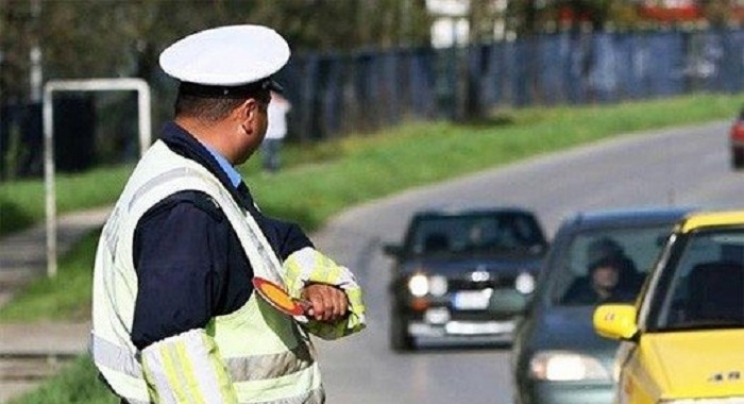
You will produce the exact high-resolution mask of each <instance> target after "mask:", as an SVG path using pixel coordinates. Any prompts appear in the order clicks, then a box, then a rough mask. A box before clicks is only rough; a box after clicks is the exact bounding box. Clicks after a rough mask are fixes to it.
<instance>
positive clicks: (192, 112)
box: [175, 94, 247, 122]
mask: <svg viewBox="0 0 744 404" xmlns="http://www.w3.org/2000/svg"><path fill="white" fill-rule="evenodd" d="M246 98H247V97H246ZM246 98H241V99H238V98H207V97H200V96H193V95H183V94H179V95H178V97H177V98H176V105H175V114H176V116H190V117H195V118H200V119H204V120H206V121H209V122H216V121H219V120H221V119H224V118H226V117H227V116H228V115H230V113H231V112H232V111H233V110H234V109H235V108H237V107H238V106H240V104H242V103H243V102H244V101H245V100H246Z"/></svg>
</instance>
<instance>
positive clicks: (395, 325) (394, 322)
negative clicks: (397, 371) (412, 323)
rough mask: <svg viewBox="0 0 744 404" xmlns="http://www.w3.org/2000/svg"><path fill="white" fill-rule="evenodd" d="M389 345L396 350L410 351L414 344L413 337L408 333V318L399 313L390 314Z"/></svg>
mask: <svg viewBox="0 0 744 404" xmlns="http://www.w3.org/2000/svg"><path fill="white" fill-rule="evenodd" d="M390 347H391V348H392V349H393V351H396V352H401V353H402V352H410V351H413V350H414V349H415V348H416V346H415V344H414V340H413V337H411V335H410V334H408V320H407V319H406V318H405V316H403V315H401V314H400V313H395V312H394V313H392V315H391V316H390Z"/></svg>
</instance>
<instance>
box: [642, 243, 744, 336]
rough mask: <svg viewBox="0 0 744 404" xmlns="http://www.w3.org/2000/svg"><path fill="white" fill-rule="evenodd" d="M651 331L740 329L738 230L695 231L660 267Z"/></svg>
mask: <svg viewBox="0 0 744 404" xmlns="http://www.w3.org/2000/svg"><path fill="white" fill-rule="evenodd" d="M664 271H665V272H664V273H662V276H661V278H660V282H659V286H658V293H657V294H656V296H655V298H654V300H655V301H654V303H653V305H654V306H656V307H655V309H654V308H652V314H651V318H650V321H651V322H650V325H651V328H652V329H654V330H660V331H663V330H677V329H707V328H719V327H721V328H728V327H741V326H744V229H737V230H733V229H730V230H725V231H722V230H718V231H704V232H696V233H693V234H691V235H690V236H689V238H688V240H687V242H686V243H685V244H684V250H683V252H682V253H681V255H680V256H679V258H678V259H677V260H676V261H675V262H673V265H670V266H669V267H668V268H665V269H664Z"/></svg>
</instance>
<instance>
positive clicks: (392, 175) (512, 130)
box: [0, 94, 744, 404]
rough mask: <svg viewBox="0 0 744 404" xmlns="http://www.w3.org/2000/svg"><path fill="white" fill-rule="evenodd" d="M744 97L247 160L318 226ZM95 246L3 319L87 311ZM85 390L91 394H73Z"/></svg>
mask: <svg viewBox="0 0 744 404" xmlns="http://www.w3.org/2000/svg"><path fill="white" fill-rule="evenodd" d="M743 104H744V94H738V95H732V96H720V95H697V96H694V97H683V98H675V99H670V100H658V101H648V102H640V103H636V104H619V105H608V106H592V107H581V108H548V109H525V110H516V111H497V113H496V114H495V115H494V116H493V118H492V119H491V120H489V121H487V122H478V123H473V124H469V125H455V124H451V123H445V122H434V123H411V124H406V125H404V126H401V127H399V128H395V129H392V130H388V131H385V132H383V133H375V134H358V135H356V136H352V137H348V138H343V139H339V140H336V141H332V142H326V143H322V144H317V145H288V147H286V148H285V149H284V150H283V160H284V162H285V169H283V170H282V171H280V172H279V173H277V174H276V175H272V176H265V175H260V174H259V170H260V161H259V159H255V161H250V162H249V163H247V164H246V165H245V166H244V167H243V168H242V170H243V172H244V175H245V176H246V178H247V181H248V183H249V184H251V187H252V189H253V192H254V194H255V195H256V199H257V200H258V201H259V202H260V205H261V207H262V209H263V210H264V211H266V212H269V213H270V214H275V215H278V216H282V217H285V218H288V219H291V220H295V221H297V222H299V223H301V224H302V225H303V226H304V227H305V228H306V229H308V230H313V229H317V228H318V227H319V226H321V225H322V224H323V223H324V222H325V221H326V220H327V219H328V218H329V217H331V216H332V215H334V214H335V213H337V212H339V211H340V210H341V209H344V208H346V207H349V206H352V205H354V204H358V203H361V202H365V201H369V200H371V199H374V198H379V197H382V196H385V195H388V194H391V193H394V192H396V191H400V190H403V189H406V188H410V187H413V186H419V185H424V184H427V183H432V182H436V181H440V180H444V179H447V178H452V177H456V176H460V175H463V174H466V173H470V172H475V171H478V170H482V169H485V168H490V167H495V166H499V165H503V164H508V163H511V162H514V161H517V160H521V159H524V158H527V157H531V156H535V155H539V154H543V153H550V152H553V151H557V150H561V149H566V148H569V147H572V146H576V145H579V144H585V143H588V142H594V141H598V140H601V139H606V138H609V137H612V136H616V135H618V134H626V133H632V132H637V131H641V130H646V129H651V128H661V127H669V126H680V125H687V124H693V123H699V122H706V121H711V120H718V119H731V118H732V117H733V116H734V115H735V113H736V112H737V111H738V109H739V108H740V106H741V105H743ZM129 170H131V167H127V168H118V169H110V170H97V171H96V172H93V173H86V174H81V175H77V176H66V177H62V178H59V179H58V180H57V190H58V196H59V198H60V200H59V211H60V212H64V211H70V210H75V209H80V208H86V207H94V206H100V205H105V204H108V203H111V202H113V201H114V200H115V198H116V196H117V195H118V193H119V191H120V190H121V188H122V187H123V184H124V181H125V178H126V175H127V174H128V173H129ZM60 189H65V191H64V192H62V191H60ZM0 208H3V210H2V211H0V212H2V216H1V217H0V219H1V220H2V222H5V221H10V222H12V223H16V224H15V225H14V226H15V228H16V229H17V228H21V227H23V226H19V225H18V224H17V223H26V224H28V223H35V222H38V221H40V220H42V219H43V184H42V183H40V182H38V181H37V182H19V183H7V184H3V187H2V190H1V191H0ZM10 227H13V226H10ZM1 228H5V226H1V225H0V229H1ZM94 247H95V235H91V236H90V237H88V238H86V239H85V240H84V241H83V242H82V243H81V244H80V245H79V246H78V248H76V249H75V250H74V251H72V252H71V253H70V254H68V256H66V257H65V258H64V259H63V260H62V261H61V262H60V267H59V275H58V276H57V277H56V278H55V279H52V280H48V279H44V280H40V281H38V282H36V283H34V284H32V285H30V286H29V287H28V288H27V289H26V290H25V291H23V293H20V294H19V295H18V297H17V298H16V299H15V300H14V301H12V302H11V303H9V304H8V305H6V306H4V307H2V308H0V321H11V320H12V321H36V320H41V319H57V320H63V319H70V318H74V319H79V318H80V316H85V315H86V313H87V312H88V311H89V302H90V289H91V268H92V266H93V259H94V253H95V248H94ZM94 375H95V369H93V368H92V366H91V365H90V360H89V358H87V359H86V357H83V358H81V359H80V360H78V362H76V363H75V364H74V365H73V366H72V367H71V369H70V371H68V372H61V374H60V375H59V376H57V377H55V378H53V379H52V380H51V381H50V382H49V383H47V384H45V385H44V387H43V388H42V389H40V390H37V391H34V392H32V393H30V394H28V395H26V396H24V397H23V398H21V399H19V400H17V401H14V404H21V403H23V404H27V403H71V402H85V403H94V404H97V403H100V404H104V403H110V402H112V401H111V397H110V395H109V394H108V393H106V391H105V389H103V388H102V387H101V386H100V383H97V382H93V380H94V378H95V376H94ZM91 384H93V385H92V386H91ZM77 391H81V392H82V393H80V394H84V395H85V397H83V396H75V397H73V396H71V394H78V393H76V392H77Z"/></svg>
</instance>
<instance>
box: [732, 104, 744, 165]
mask: <svg viewBox="0 0 744 404" xmlns="http://www.w3.org/2000/svg"><path fill="white" fill-rule="evenodd" d="M729 148H730V152H731V167H732V168H733V169H735V170H738V169H740V168H742V167H744V108H742V110H741V111H740V112H739V114H738V115H737V117H736V119H734V122H733V123H731V128H730V129H729Z"/></svg>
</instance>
